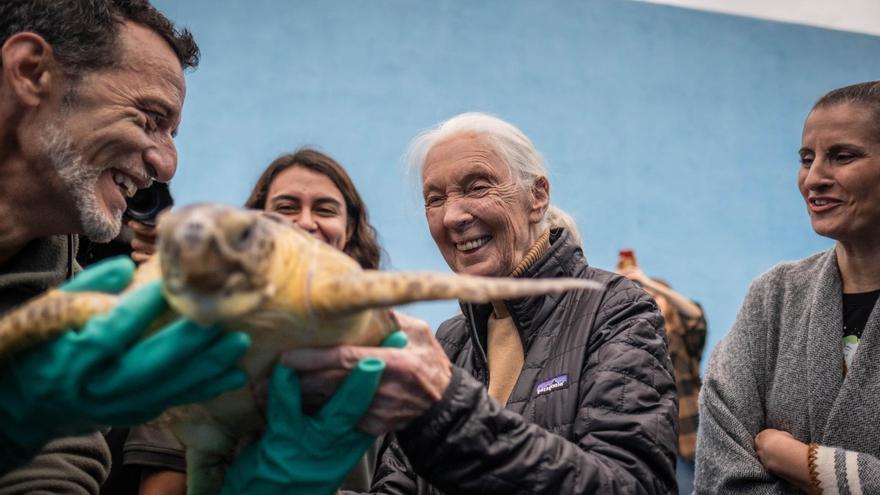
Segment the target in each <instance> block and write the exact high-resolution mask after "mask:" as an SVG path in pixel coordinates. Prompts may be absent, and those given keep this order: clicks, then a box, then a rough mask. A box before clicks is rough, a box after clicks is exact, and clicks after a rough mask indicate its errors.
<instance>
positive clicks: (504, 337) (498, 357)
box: [487, 229, 550, 406]
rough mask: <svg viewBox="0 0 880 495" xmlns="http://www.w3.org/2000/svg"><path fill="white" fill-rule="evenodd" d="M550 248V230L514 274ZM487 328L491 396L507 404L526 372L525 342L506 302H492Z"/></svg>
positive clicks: (517, 273)
mask: <svg viewBox="0 0 880 495" xmlns="http://www.w3.org/2000/svg"><path fill="white" fill-rule="evenodd" d="M549 247H550V230H549V229H548V230H546V231H545V232H544V233H543V234H542V235H541V237H539V238H538V240H537V242H535V244H534V245H532V247H531V248H530V249H529V250H528V252H526V255H525V256H523V259H522V260H520V262H519V264H518V265H517V267H516V268H515V269H514V270H513V272H511V276H513V277H518V276H521V275H522V274H523V273H524V272H525V271H526V270H527V269H528V268H529V267H530V266H532V264H533V263H534V262H535V260H537V259H539V258H540V257H541V256H543V255H544V253H546V252H547V249H548V248H549ZM492 308H493V311H492V314H491V315H490V316H489V321H488V331H487V360H488V365H489V396H490V397H493V398H494V399H495V400H497V401H498V402H499V403H500V404H501V405H502V406H503V405H506V404H507V400H508V398H510V392H511V391H512V390H513V387H514V385H516V380H517V379H518V378H519V374H520V373H521V372H522V367H523V360H524V359H525V353H524V351H523V341H522V338H521V337H520V335H519V332H518V331H517V329H516V324H515V323H514V322H513V318H512V317H511V316H510V313H509V312H508V311H507V307H506V306H505V305H504V302H503V301H492Z"/></svg>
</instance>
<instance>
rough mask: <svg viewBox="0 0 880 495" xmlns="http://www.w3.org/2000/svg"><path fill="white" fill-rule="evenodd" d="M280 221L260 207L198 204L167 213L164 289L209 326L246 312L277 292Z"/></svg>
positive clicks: (162, 238) (161, 233) (161, 236)
mask: <svg viewBox="0 0 880 495" xmlns="http://www.w3.org/2000/svg"><path fill="white" fill-rule="evenodd" d="M273 228H277V222H276V221H275V220H273V219H271V218H268V217H267V216H266V215H264V214H263V213H262V212H260V211H256V210H244V209H241V208H235V207H230V206H223V205H217V204H199V205H193V206H187V207H183V208H177V209H174V210H172V211H170V212H168V213H165V214H163V215H162V216H161V217H160V218H159V223H158V249H159V260H160V263H161V269H162V280H163V290H164V291H165V295H166V297H167V298H168V302H169V304H170V305H171V307H173V308H174V309H175V310H176V311H177V312H178V313H180V314H182V315H184V316H187V317H189V318H191V319H193V320H195V321H196V322H198V323H200V324H203V325H209V324H213V323H216V322H217V321H222V320H231V319H235V318H237V317H239V316H243V315H246V314H248V313H250V312H252V311H254V310H255V309H256V308H258V307H259V306H260V305H261V304H262V303H263V302H264V301H265V300H266V299H267V298H269V297H272V294H273V292H274V287H273V285H272V283H271V281H270V280H269V279H268V278H267V274H268V273H269V266H268V265H269V263H270V262H271V260H272V258H273V257H272V253H273V251H274V250H275V243H274V241H273V235H272V231H273V230H272V229H273Z"/></svg>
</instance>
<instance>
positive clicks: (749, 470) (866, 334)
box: [696, 82, 880, 494]
mask: <svg viewBox="0 0 880 495" xmlns="http://www.w3.org/2000/svg"><path fill="white" fill-rule="evenodd" d="M800 161H801V167H800V170H799V172H798V189H799V190H800V192H801V195H802V196H803V198H804V201H805V203H806V206H807V211H808V213H809V215H810V221H811V223H812V226H813V230H815V231H816V233H817V234H819V235H821V236H824V237H829V238H831V239H834V240H835V241H836V242H835V245H834V247H833V248H831V249H829V250H828V251H825V252H822V253H819V254H815V255H813V256H810V257H809V258H806V259H803V260H800V261H797V262H790V263H781V264H779V265H777V266H775V267H773V268H772V269H770V271H768V272H767V273H765V274H763V275H761V276H760V277H759V278H758V279H756V280H755V282H754V283H753V284H752V287H751V288H750V289H749V292H748V294H747V295H746V298H745V301H744V302H743V306H742V308H741V309H740V312H739V315H738V316H737V319H736V322H735V323H734V325H733V328H732V329H731V331H730V333H728V334H727V335H726V336H725V337H724V339H723V340H722V341H721V342H720V343H719V344H718V346H717V347H716V348H715V351H714V352H713V354H712V358H711V360H710V362H709V366H708V369H707V371H706V376H705V380H704V384H703V392H702V395H701V398H700V435H699V438H698V444H697V479H696V491H697V492H698V493H712V494H714V493H727V492H736V493H794V492H797V491H799V490H804V491H808V492H817V493H829V494H837V493H852V494H861V493H880V428H878V427H877V418H880V314H878V311H877V304H876V302H877V299H878V296H880V228H878V226H880V82H866V83H861V84H855V85H852V86H847V87H844V88H840V89H836V90H834V91H831V92H829V93H828V94H826V95H825V96H823V97H822V98H821V99H820V100H819V101H818V102H817V103H816V105H815V106H814V107H813V109H812V111H811V112H810V114H809V115H808V116H807V120H806V123H805V124H804V131H803V140H802V145H801V149H800Z"/></svg>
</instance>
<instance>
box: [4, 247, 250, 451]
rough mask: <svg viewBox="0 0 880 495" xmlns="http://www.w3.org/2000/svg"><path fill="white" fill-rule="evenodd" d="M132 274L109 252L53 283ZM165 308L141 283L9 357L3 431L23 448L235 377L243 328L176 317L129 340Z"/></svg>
mask: <svg viewBox="0 0 880 495" xmlns="http://www.w3.org/2000/svg"><path fill="white" fill-rule="evenodd" d="M133 272H134V266H133V264H132V262H131V261H130V260H128V259H126V258H122V257H120V258H114V259H111V260H108V261H107V262H104V263H99V264H96V265H94V266H92V267H90V268H89V269H87V270H85V271H84V272H82V273H81V274H80V275H78V276H77V277H76V278H75V279H74V280H72V281H71V282H69V283H68V284H66V285H65V286H63V287H62V290H66V291H85V290H93V291H104V292H117V291H119V290H121V289H122V288H123V287H125V286H126V285H127V284H128V283H129V281H130V280H131V277H132V274H133ZM166 310H167V304H166V302H165V299H164V297H163V296H162V293H161V290H160V286H159V283H158V282H154V283H150V284H147V285H145V286H144V287H142V288H141V289H139V290H137V291H135V292H133V293H132V294H130V295H128V296H127V297H126V298H124V299H123V300H122V301H121V302H120V304H119V305H118V306H117V307H116V308H114V309H113V310H112V311H110V312H109V313H107V314H106V315H101V316H97V317H95V318H93V319H92V320H90V321H89V322H88V323H87V324H86V325H85V326H83V328H82V329H79V330H70V331H68V332H66V333H65V334H63V335H61V336H60V337H58V338H57V339H55V340H53V341H51V342H47V343H44V344H41V345H39V346H37V347H34V348H31V349H28V350H25V351H22V352H20V353H17V354H14V355H12V356H9V357H8V358H7V359H6V363H5V366H6V368H5V369H3V371H2V375H0V418H2V421H0V424H2V425H3V426H2V429H3V431H2V434H3V436H5V437H6V439H7V440H9V441H11V442H12V443H14V444H15V446H17V447H18V448H19V450H20V453H27V452H30V453H33V452H34V451H36V450H38V449H39V448H40V447H41V446H42V445H43V444H44V443H45V442H47V441H49V440H51V439H52V438H55V437H60V436H68V435H76V434H82V433H87V432H90V431H94V430H96V429H97V428H99V427H101V426H106V425H112V426H131V425H135V424H139V423H142V422H144V421H146V420H148V419H151V418H153V417H155V416H157V415H158V414H159V413H161V412H162V411H163V410H165V409H166V408H168V407H170V406H174V405H178V404H185V403H190V402H199V401H203V400H207V399H209V398H211V397H214V396H215V395H217V394H219V393H221V392H224V391H226V390H229V389H232V388H235V387H239V386H242V385H244V383H245V382H246V376H245V374H244V373H243V372H242V371H240V370H238V369H236V368H235V362H236V361H237V360H238V358H239V357H240V356H241V355H242V354H243V353H244V351H245V350H246V349H247V348H248V346H249V344H250V341H249V339H248V337H247V336H246V335H245V334H241V333H228V334H223V333H221V332H220V330H219V329H218V328H201V327H198V326H197V325H196V324H195V323H193V322H191V321H188V320H184V319H180V320H177V321H175V322H173V323H171V324H170V325H168V326H166V327H164V328H163V329H161V330H159V331H157V332H156V333H154V334H153V335H151V336H149V337H147V338H145V339H143V340H138V339H139V338H140V337H141V335H142V334H143V333H144V331H145V330H146V329H147V327H148V326H149V325H150V323H151V322H152V321H153V320H154V319H156V318H157V317H159V316H160V315H162V314H163V313H165V311H166Z"/></svg>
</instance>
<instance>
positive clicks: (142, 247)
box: [128, 220, 156, 264]
mask: <svg viewBox="0 0 880 495" xmlns="http://www.w3.org/2000/svg"><path fill="white" fill-rule="evenodd" d="M128 226H129V227H131V231H132V233H133V234H134V238H133V239H132V240H131V249H132V252H131V259H132V260H134V262H135V263H138V264H140V263H143V262H144V261H147V260H148V259H150V257H151V256H152V255H153V254H155V253H156V226H155V225H145V224H143V223H140V222H138V221H137V220H129V221H128Z"/></svg>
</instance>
